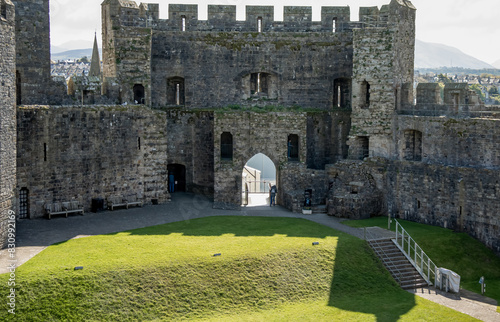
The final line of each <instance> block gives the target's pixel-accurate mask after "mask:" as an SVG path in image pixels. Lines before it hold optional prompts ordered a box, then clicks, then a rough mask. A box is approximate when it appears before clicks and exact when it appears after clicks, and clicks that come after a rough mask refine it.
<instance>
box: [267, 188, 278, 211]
mask: <svg viewBox="0 0 500 322" xmlns="http://www.w3.org/2000/svg"><path fill="white" fill-rule="evenodd" d="M277 192H278V188H276V185H273V186H272V187H271V190H270V191H269V193H270V195H271V202H270V204H269V207H271V206H276V193H277Z"/></svg>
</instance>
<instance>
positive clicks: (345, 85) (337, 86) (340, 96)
mask: <svg viewBox="0 0 500 322" xmlns="http://www.w3.org/2000/svg"><path fill="white" fill-rule="evenodd" d="M350 97H351V79H350V78H346V77H339V78H335V79H334V81H333V107H334V108H351V101H350Z"/></svg>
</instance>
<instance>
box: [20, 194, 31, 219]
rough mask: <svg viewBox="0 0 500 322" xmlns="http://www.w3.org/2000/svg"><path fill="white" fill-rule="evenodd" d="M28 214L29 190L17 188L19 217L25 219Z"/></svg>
mask: <svg viewBox="0 0 500 322" xmlns="http://www.w3.org/2000/svg"><path fill="white" fill-rule="evenodd" d="M28 216H29V190H28V188H21V190H19V219H26V218H28Z"/></svg>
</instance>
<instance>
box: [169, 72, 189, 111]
mask: <svg viewBox="0 0 500 322" xmlns="http://www.w3.org/2000/svg"><path fill="white" fill-rule="evenodd" d="M185 88H186V81H185V79H184V78H183V77H180V76H173V77H169V78H167V105H173V106H183V105H185V103H186V97H185V95H186V94H185V93H186V90H185Z"/></svg>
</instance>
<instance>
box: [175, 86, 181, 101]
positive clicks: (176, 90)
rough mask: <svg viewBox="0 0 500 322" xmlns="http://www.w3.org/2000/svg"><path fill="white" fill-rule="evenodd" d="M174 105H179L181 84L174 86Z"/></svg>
mask: <svg viewBox="0 0 500 322" xmlns="http://www.w3.org/2000/svg"><path fill="white" fill-rule="evenodd" d="M175 105H181V84H176V85H175Z"/></svg>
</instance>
